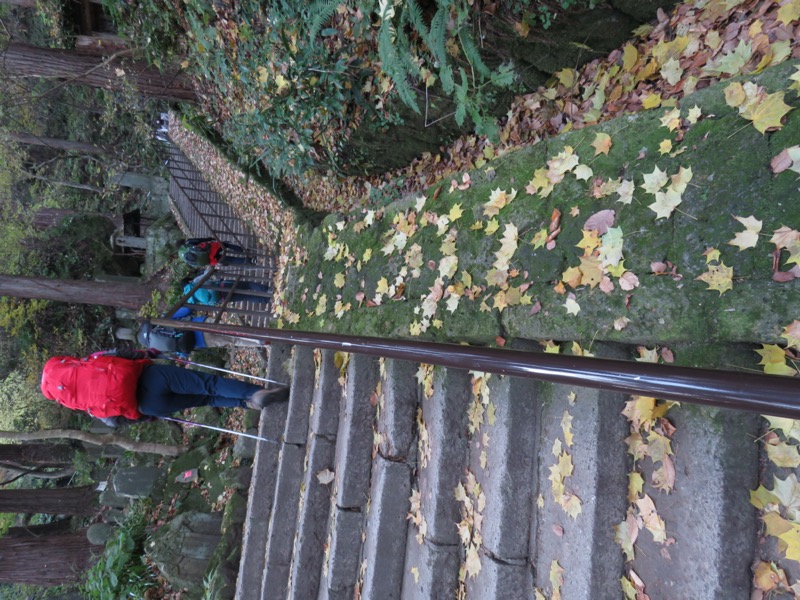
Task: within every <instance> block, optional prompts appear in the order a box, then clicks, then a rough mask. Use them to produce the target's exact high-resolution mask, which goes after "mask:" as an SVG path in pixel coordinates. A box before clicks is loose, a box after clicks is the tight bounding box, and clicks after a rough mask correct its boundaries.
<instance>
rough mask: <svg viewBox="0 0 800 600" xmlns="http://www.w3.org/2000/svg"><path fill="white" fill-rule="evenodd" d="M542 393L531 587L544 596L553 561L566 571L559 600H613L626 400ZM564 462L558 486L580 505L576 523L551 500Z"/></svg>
mask: <svg viewBox="0 0 800 600" xmlns="http://www.w3.org/2000/svg"><path fill="white" fill-rule="evenodd" d="M540 390H541V395H540V397H541V400H542V408H541V411H542V412H541V415H540V422H541V431H540V433H539V436H540V437H539V451H538V461H537V462H538V464H537V465H536V466H535V469H536V470H535V473H536V484H535V485H536V488H537V490H538V491H537V497H536V498H535V499H534V503H536V502H537V501H538V502H539V503H540V504H541V507H539V508H536V509H535V511H534V515H533V519H532V522H531V537H530V544H531V548H530V555H531V558H532V560H531V563H532V565H533V572H534V573H535V579H534V585H535V587H536V588H538V589H539V590H542V591H546V592H547V594H548V595H550V593H551V592H552V585H551V582H550V573H551V569H553V567H554V561H557V565H556V568H561V569H564V574H563V580H564V583H563V585H562V586H561V594H562V596H563V597H564V598H571V599H572V598H574V599H576V600H580V599H586V600H589V599H592V600H594V599H598V598H601V599H606V598H608V599H612V598H613V599H614V600H618V599H619V598H620V597H622V595H621V589H620V583H619V579H620V575H621V574H622V573H623V557H622V552H621V551H620V546H619V545H617V544H616V543H615V542H614V526H615V525H617V524H618V523H619V522H620V521H622V520H623V519H624V516H625V510H626V507H627V500H626V495H627V489H628V476H627V473H628V468H627V466H628V465H627V458H626V449H625V444H624V443H623V440H624V439H625V438H626V437H627V436H628V424H627V421H626V419H625V417H624V416H623V415H622V414H621V411H622V409H623V407H624V401H625V399H626V398H625V397H624V396H622V395H621V394H616V393H612V392H606V391H598V390H591V389H587V388H576V387H572V386H565V385H550V384H540ZM565 429H566V432H567V433H565ZM554 451H558V456H557V455H556V454H555V453H554ZM564 455H566V456H569V457H570V460H571V464H572V465H573V470H572V472H571V474H570V475H568V476H567V477H565V478H563V479H561V481H562V483H563V486H564V493H566V494H573V495H574V496H575V497H576V498H577V499H579V500H580V503H581V506H580V513H579V514H577V515H576V516H575V518H572V517H571V516H570V515H568V513H567V512H566V510H565V508H564V507H562V505H561V503H559V502H556V498H555V492H554V484H555V482H554V481H553V477H554V473H553V471H554V470H558V466H559V463H560V460H562V459H561V456H564ZM567 472H568V470H567ZM561 473H564V471H563V470H562V471H561ZM534 505H535V504H534ZM577 548H579V549H580V551H576V549H577ZM653 597H656V596H653ZM668 597H678V596H668Z"/></svg>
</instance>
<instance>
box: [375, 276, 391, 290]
mask: <svg viewBox="0 0 800 600" xmlns="http://www.w3.org/2000/svg"><path fill="white" fill-rule="evenodd" d="M375 292H376V293H378V294H388V293H389V281H388V280H387V279H386V277H381V278H380V279H379V280H378V287H377V289H376V290H375Z"/></svg>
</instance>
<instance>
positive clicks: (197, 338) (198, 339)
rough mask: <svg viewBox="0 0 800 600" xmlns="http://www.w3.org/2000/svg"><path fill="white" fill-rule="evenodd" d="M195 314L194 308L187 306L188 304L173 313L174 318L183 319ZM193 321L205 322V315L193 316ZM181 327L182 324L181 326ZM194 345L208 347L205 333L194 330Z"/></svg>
mask: <svg viewBox="0 0 800 600" xmlns="http://www.w3.org/2000/svg"><path fill="white" fill-rule="evenodd" d="M192 314H194V313H193V312H192V309H190V308H187V307H186V306H184V307H182V308H179V309H178V310H177V311H176V312H175V314H174V315H172V318H173V319H183V318H184V317H188V316H189V315H192ZM191 320H192V322H194V323H203V322H205V320H206V318H205V316H203V315H199V316H195V317H192V319H191ZM179 328H180V326H179ZM194 347H195V348H205V347H206V339H205V338H204V337H203V333H202V332H200V331H195V332H194Z"/></svg>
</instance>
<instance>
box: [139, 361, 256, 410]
mask: <svg viewBox="0 0 800 600" xmlns="http://www.w3.org/2000/svg"><path fill="white" fill-rule="evenodd" d="M262 389H264V388H263V387H261V386H259V385H255V384H252V383H246V382H244V381H239V380H238V379H229V378H227V377H218V376H217V375H209V374H207V373H200V372H198V371H190V370H188V369H182V368H181V367H176V366H174V365H148V366H146V367H145V368H144V370H143V371H142V374H141V375H140V376H139V383H138V385H137V387H136V399H137V400H138V402H139V412H141V413H142V414H144V415H149V416H151V417H165V416H167V415H170V414H172V413H174V412H179V411H182V410H184V409H186V408H194V407H196V406H216V407H218V408H236V407H242V408H243V407H244V406H245V401H246V400H247V398H249V397H250V396H251V395H252V394H253V393H254V392H257V391H258V390H262Z"/></svg>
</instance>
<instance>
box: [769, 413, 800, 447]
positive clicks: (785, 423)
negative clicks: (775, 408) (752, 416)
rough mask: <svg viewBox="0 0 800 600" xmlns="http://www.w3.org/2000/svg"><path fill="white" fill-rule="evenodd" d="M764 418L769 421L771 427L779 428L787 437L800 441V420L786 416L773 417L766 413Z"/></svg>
mask: <svg viewBox="0 0 800 600" xmlns="http://www.w3.org/2000/svg"><path fill="white" fill-rule="evenodd" d="M764 418H765V419H766V420H767V421H769V428H770V429H777V430H779V431H780V432H781V433H782V434H783V435H784V437H785V438H786V439H793V440H797V441H798V442H800V421H798V420H795V419H787V418H786V417H773V416H770V415H764Z"/></svg>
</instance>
